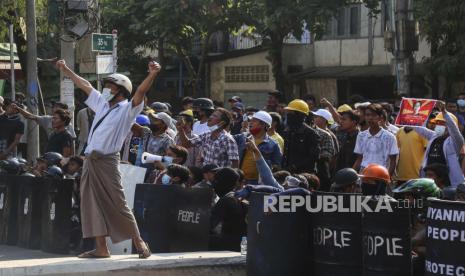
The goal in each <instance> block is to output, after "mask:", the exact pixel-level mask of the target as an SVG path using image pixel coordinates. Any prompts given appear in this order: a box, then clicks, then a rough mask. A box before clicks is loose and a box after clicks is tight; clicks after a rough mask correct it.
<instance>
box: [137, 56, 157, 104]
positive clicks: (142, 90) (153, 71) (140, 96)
mask: <svg viewBox="0 0 465 276" xmlns="http://www.w3.org/2000/svg"><path fill="white" fill-rule="evenodd" d="M160 69H161V66H160V64H158V63H157V62H155V61H151V62H149V74H148V76H147V77H146V78H145V80H144V81H143V82H142V83H141V84H140V85H139V87H137V90H136V93H135V94H134V97H132V106H138V105H140V103H141V102H143V101H144V97H145V94H146V93H147V91H149V89H150V87H152V84H153V81H154V80H155V78H156V77H157V75H158V73H159V72H160Z"/></svg>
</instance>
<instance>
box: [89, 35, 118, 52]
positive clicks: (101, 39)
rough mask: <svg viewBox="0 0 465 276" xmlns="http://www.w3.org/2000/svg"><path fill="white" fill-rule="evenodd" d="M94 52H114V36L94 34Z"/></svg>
mask: <svg viewBox="0 0 465 276" xmlns="http://www.w3.org/2000/svg"><path fill="white" fill-rule="evenodd" d="M92 51H93V52H113V35H112V34H97V33H93V34H92Z"/></svg>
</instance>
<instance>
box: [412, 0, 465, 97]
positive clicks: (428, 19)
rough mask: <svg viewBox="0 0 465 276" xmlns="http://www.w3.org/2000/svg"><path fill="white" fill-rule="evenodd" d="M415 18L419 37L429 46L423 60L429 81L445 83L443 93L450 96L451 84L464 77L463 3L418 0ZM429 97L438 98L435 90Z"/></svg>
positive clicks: (464, 29)
mask: <svg viewBox="0 0 465 276" xmlns="http://www.w3.org/2000/svg"><path fill="white" fill-rule="evenodd" d="M416 16H417V18H418V20H419V22H420V33H421V35H422V36H423V37H425V38H426V40H427V41H428V42H429V43H430V45H431V57H430V58H427V59H425V60H424V61H425V63H426V65H427V67H428V68H429V72H430V73H431V75H432V77H433V80H434V79H435V78H436V77H443V78H444V79H445V80H446V86H447V89H446V93H450V92H451V86H452V84H453V83H454V82H455V81H458V80H463V76H464V75H465V63H464V62H463V61H464V60H465V21H464V16H465V1H457V0H418V1H416ZM433 90H435V89H433ZM433 94H436V95H434V96H436V97H437V96H438V95H437V91H433ZM448 96H450V95H445V97H448Z"/></svg>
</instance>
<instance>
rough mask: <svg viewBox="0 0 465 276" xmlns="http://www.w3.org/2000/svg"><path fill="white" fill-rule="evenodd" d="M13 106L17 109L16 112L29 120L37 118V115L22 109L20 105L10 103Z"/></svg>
mask: <svg viewBox="0 0 465 276" xmlns="http://www.w3.org/2000/svg"><path fill="white" fill-rule="evenodd" d="M12 106H13V108H14V109H16V110H18V112H19V113H20V114H21V115H23V116H24V118H26V119H29V120H34V121H37V119H38V118H39V116H37V115H34V114H32V113H30V112H28V111H26V110H24V109H22V108H21V107H19V106H17V105H16V104H12Z"/></svg>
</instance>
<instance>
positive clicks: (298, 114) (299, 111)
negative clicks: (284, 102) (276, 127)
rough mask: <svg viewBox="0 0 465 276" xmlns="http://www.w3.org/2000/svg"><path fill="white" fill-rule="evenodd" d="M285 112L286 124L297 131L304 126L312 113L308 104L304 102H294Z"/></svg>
mask: <svg viewBox="0 0 465 276" xmlns="http://www.w3.org/2000/svg"><path fill="white" fill-rule="evenodd" d="M285 110H286V122H287V125H288V126H289V128H291V129H297V128H299V127H300V126H302V124H303V123H304V121H305V118H306V117H307V116H308V113H309V112H310V109H309V108H308V105H307V103H306V102H304V101H302V100H293V101H292V102H290V103H289V104H288V106H287V107H286V108H285Z"/></svg>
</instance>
